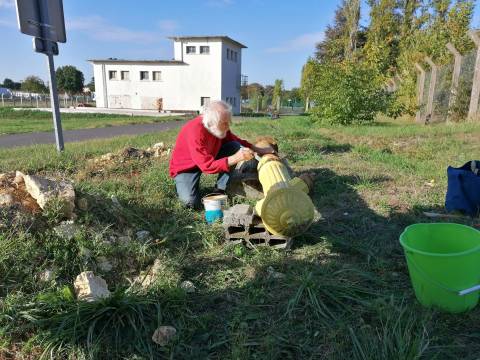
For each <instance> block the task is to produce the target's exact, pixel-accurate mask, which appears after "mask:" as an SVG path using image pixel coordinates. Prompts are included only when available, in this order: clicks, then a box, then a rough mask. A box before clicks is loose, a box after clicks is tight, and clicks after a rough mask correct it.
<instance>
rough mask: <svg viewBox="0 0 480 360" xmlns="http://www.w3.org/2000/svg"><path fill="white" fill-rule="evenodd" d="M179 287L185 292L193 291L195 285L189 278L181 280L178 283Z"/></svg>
mask: <svg viewBox="0 0 480 360" xmlns="http://www.w3.org/2000/svg"><path fill="white" fill-rule="evenodd" d="M180 288H181V289H182V290H183V291H185V292H186V293H194V292H195V289H196V287H195V285H194V284H193V283H192V282H191V281H189V280H185V281H183V282H182V283H181V284H180Z"/></svg>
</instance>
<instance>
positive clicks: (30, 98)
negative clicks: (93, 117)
mask: <svg viewBox="0 0 480 360" xmlns="http://www.w3.org/2000/svg"><path fill="white" fill-rule="evenodd" d="M58 97H59V104H60V107H64V108H68V107H71V106H73V107H77V106H95V101H94V100H93V98H92V97H91V96H90V95H74V96H68V95H60V94H59V96H58ZM0 107H31V108H50V107H51V102H50V95H48V94H31V95H25V94H22V95H18V94H12V95H9V94H8V95H7V94H0Z"/></svg>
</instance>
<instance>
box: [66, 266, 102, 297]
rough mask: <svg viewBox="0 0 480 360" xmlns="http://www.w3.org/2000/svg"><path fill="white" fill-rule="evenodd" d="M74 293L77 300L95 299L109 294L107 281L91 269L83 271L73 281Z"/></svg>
mask: <svg viewBox="0 0 480 360" xmlns="http://www.w3.org/2000/svg"><path fill="white" fill-rule="evenodd" d="M73 285H74V288H75V294H77V299H78V300H84V301H96V300H99V299H103V298H106V297H109V296H110V291H109V290H108V287H107V283H106V282H105V280H103V279H102V278H101V277H100V276H95V275H94V274H93V272H92V271H84V272H82V273H81V274H80V275H78V276H77V278H76V279H75V282H74V284H73Z"/></svg>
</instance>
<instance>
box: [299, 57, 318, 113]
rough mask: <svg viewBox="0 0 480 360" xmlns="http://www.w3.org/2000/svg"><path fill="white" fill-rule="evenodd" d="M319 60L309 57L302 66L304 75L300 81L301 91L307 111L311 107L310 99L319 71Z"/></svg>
mask: <svg viewBox="0 0 480 360" xmlns="http://www.w3.org/2000/svg"><path fill="white" fill-rule="evenodd" d="M317 64H318V63H317V62H316V61H315V60H313V59H312V58H309V59H308V60H307V62H306V63H305V65H303V68H302V77H301V82H300V93H301V95H302V98H303V100H304V101H305V111H306V112H307V111H308V110H309V107H310V99H311V98H312V94H313V90H314V87H315V74H316V72H317Z"/></svg>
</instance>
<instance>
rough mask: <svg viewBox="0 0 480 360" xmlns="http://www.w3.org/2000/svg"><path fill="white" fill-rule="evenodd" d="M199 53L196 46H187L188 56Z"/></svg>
mask: <svg viewBox="0 0 480 360" xmlns="http://www.w3.org/2000/svg"><path fill="white" fill-rule="evenodd" d="M196 52H197V48H196V47H195V46H187V54H195V53H196Z"/></svg>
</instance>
